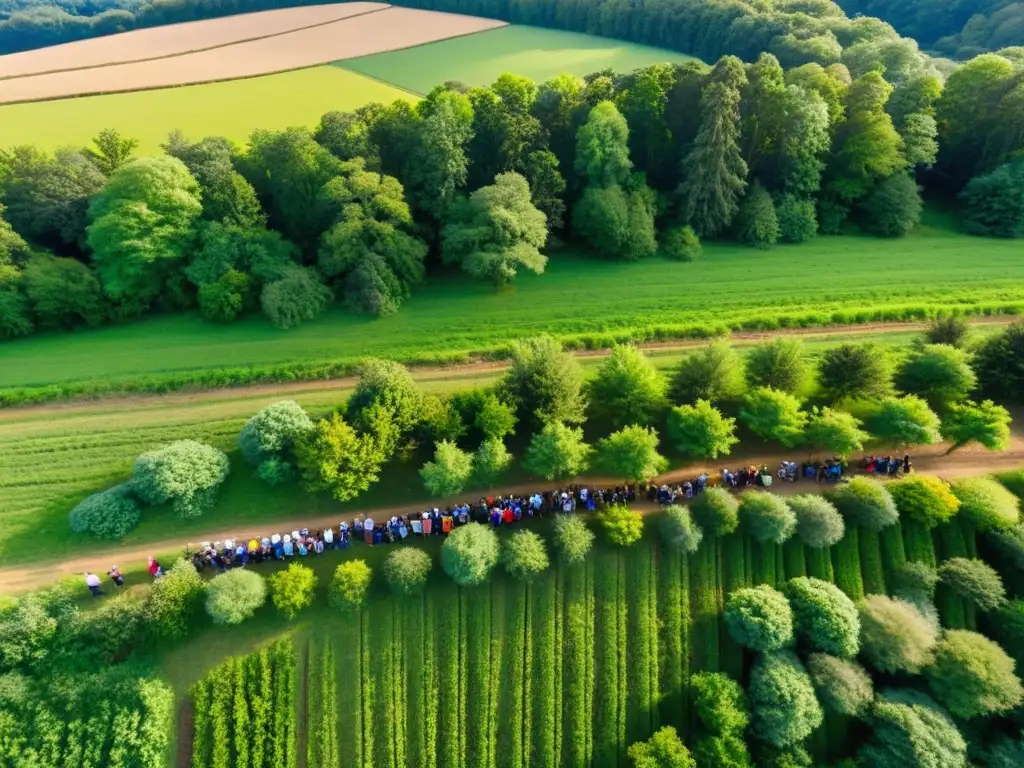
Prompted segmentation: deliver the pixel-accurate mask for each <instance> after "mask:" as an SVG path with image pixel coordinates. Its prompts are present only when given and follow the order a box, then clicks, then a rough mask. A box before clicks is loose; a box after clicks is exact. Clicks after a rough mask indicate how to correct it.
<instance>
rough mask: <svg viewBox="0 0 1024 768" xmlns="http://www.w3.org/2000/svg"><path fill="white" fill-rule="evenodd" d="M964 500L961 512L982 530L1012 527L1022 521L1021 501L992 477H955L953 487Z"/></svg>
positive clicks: (951, 484) (956, 494)
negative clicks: (959, 478) (960, 478)
mask: <svg viewBox="0 0 1024 768" xmlns="http://www.w3.org/2000/svg"><path fill="white" fill-rule="evenodd" d="M949 489H950V491H952V493H953V495H954V496H956V498H957V500H958V501H959V502H960V510H959V515H960V516H961V517H963V518H965V519H967V520H968V521H969V522H970V523H971V524H972V525H973V526H974V527H975V528H976V529H977V530H979V531H996V530H1005V529H1007V528H1012V527H1013V526H1015V525H1016V524H1017V523H1018V522H1020V502H1019V501H1018V500H1017V497H1016V496H1014V495H1013V494H1012V493H1010V491H1009V490H1007V489H1006V487H1005V486H1003V485H1002V484H1000V483H998V482H996V481H995V480H993V479H992V478H989V477H968V478H964V479H963V480H954V481H953V482H952V483H950V487H949Z"/></svg>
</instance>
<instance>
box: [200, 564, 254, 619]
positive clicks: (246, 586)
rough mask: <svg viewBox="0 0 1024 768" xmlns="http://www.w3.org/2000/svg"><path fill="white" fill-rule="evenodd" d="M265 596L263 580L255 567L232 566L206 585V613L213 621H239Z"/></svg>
mask: <svg viewBox="0 0 1024 768" xmlns="http://www.w3.org/2000/svg"><path fill="white" fill-rule="evenodd" d="M266 599H267V583H266V581H264V579H263V577H262V576H260V575H259V574H258V573H256V571H250V570H245V569H236V570H233V571H228V572H227V573H221V574H219V575H217V576H214V577H213V578H212V579H211V580H210V581H209V583H207V585H206V613H207V614H209V616H210V618H211V619H213V623H214V624H240V623H241V622H243V621H245V620H246V619H248V618H250V617H251V616H252V615H253V614H254V613H256V609H257V608H259V607H260V606H261V605H263V603H264V602H265V601H266Z"/></svg>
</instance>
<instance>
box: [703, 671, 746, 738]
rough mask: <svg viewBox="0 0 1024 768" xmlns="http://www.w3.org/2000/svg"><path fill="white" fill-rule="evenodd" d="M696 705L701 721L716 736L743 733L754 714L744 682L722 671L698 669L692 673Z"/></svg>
mask: <svg viewBox="0 0 1024 768" xmlns="http://www.w3.org/2000/svg"><path fill="white" fill-rule="evenodd" d="M690 688H691V689H692V690H693V694H694V696H693V706H694V709H695V710H696V712H697V717H698V718H700V721H701V724H702V725H703V726H704V728H705V730H706V731H707V732H708V733H711V734H714V735H716V736H719V735H726V734H740V733H742V732H743V731H744V730H746V727H747V723H748V722H749V721H750V717H749V715H748V712H747V697H746V696H745V695H744V693H743V689H742V688H741V687H740V684H739V683H737V682H736V681H735V680H733V679H732V678H730V677H728V676H727V675H724V674H722V673H721V672H698V673H697V674H695V675H692V676H691V677H690Z"/></svg>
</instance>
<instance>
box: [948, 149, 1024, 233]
mask: <svg viewBox="0 0 1024 768" xmlns="http://www.w3.org/2000/svg"><path fill="white" fill-rule="evenodd" d="M959 198H960V202H961V203H962V205H963V225H964V231H966V232H968V233H969V234H972V235H982V236H984V237H1024V163H1004V164H1003V165H1000V166H999V167H998V168H996V169H995V170H994V171H991V172H990V173H986V174H981V175H978V176H975V177H974V178H973V179H971V180H970V181H969V182H967V186H965V187H964V188H963V191H962V192H960V195H959Z"/></svg>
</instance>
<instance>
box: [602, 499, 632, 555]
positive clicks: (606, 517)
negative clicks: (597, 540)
mask: <svg viewBox="0 0 1024 768" xmlns="http://www.w3.org/2000/svg"><path fill="white" fill-rule="evenodd" d="M597 524H598V525H600V526H601V528H602V529H603V530H604V535H605V537H607V539H608V541H610V542H611V543H612V544H617V545H618V546H620V547H628V546H630V545H632V544H636V543H637V542H638V541H640V537H641V536H642V535H643V532H644V519H643V517H642V516H641V515H640V513H639V512H634V511H633V510H631V509H630V508H629V507H627V506H626V505H625V504H609V505H608V506H606V507H604V508H603V509H602V510H601V511H600V512H598V513H597Z"/></svg>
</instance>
